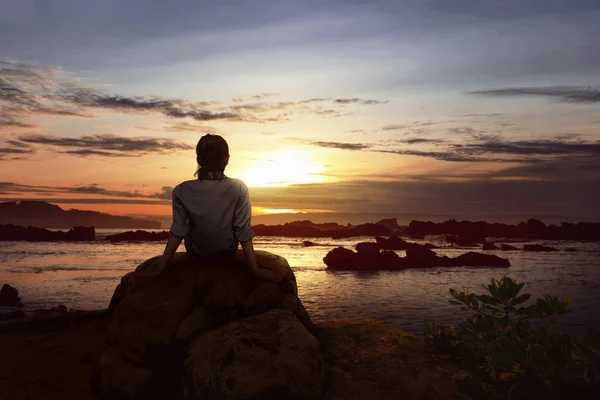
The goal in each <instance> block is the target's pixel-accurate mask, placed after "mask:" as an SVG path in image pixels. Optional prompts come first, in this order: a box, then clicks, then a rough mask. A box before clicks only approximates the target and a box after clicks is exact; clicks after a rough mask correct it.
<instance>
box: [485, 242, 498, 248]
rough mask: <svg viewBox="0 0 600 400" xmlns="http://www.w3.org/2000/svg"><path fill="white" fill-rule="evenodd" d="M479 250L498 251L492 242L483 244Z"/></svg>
mask: <svg viewBox="0 0 600 400" xmlns="http://www.w3.org/2000/svg"><path fill="white" fill-rule="evenodd" d="M481 250H498V246H496V245H495V244H494V243H492V242H484V243H483V245H482V246H481Z"/></svg>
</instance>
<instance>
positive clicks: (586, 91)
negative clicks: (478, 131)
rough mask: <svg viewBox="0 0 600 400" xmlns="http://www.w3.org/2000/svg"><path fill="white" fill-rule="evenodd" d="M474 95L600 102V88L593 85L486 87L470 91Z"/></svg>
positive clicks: (584, 102) (586, 102) (583, 102)
mask: <svg viewBox="0 0 600 400" xmlns="http://www.w3.org/2000/svg"><path fill="white" fill-rule="evenodd" d="M468 94H472V95H484V96H504V97H517V96H538V97H554V98H558V99H559V100H561V101H564V102H569V103H582V104H589V103H599V102H600V88H595V87H592V86H587V87H586V86H548V87H517V88H503V89H486V90H476V91H472V92H468Z"/></svg>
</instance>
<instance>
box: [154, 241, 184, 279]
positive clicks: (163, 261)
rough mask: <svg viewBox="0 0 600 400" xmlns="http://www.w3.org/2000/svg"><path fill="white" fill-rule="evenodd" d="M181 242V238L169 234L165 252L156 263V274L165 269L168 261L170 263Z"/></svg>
mask: <svg viewBox="0 0 600 400" xmlns="http://www.w3.org/2000/svg"><path fill="white" fill-rule="evenodd" d="M182 240H183V238H180V237H177V236H175V235H173V234H172V233H169V240H168V241H167V245H166V246H165V251H164V252H163V255H162V257H161V258H160V261H159V263H158V272H162V271H163V270H164V269H165V268H166V267H167V265H168V264H169V261H171V258H173V255H175V252H176V251H177V248H178V247H179V245H180V244H181V241H182Z"/></svg>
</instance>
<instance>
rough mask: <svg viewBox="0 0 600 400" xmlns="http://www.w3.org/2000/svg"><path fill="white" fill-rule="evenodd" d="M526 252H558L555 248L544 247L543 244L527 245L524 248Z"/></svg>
mask: <svg viewBox="0 0 600 400" xmlns="http://www.w3.org/2000/svg"><path fill="white" fill-rule="evenodd" d="M523 250H524V251H538V252H539V251H544V252H545V251H558V249H557V248H555V247H550V246H544V245H541V244H526V245H525V246H523Z"/></svg>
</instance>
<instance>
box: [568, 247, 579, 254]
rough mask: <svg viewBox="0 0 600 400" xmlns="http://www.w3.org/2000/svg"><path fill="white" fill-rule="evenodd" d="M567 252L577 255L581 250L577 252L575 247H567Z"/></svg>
mask: <svg viewBox="0 0 600 400" xmlns="http://www.w3.org/2000/svg"><path fill="white" fill-rule="evenodd" d="M565 251H566V252H569V253H576V252H577V251H579V250H577V249H576V248H575V247H567V248H566V249H565Z"/></svg>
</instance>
